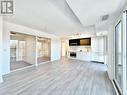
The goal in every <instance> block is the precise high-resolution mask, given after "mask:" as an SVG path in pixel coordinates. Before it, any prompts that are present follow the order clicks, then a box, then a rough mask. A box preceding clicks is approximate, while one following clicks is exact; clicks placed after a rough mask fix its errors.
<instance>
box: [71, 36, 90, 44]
mask: <svg viewBox="0 0 127 95" xmlns="http://www.w3.org/2000/svg"><path fill="white" fill-rule="evenodd" d="M90 45H91V38H82V39H71V40H69V46H90Z"/></svg>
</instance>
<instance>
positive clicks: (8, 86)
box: [0, 58, 116, 95]
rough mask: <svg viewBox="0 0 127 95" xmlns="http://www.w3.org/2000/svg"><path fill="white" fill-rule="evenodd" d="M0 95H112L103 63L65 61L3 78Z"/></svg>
mask: <svg viewBox="0 0 127 95" xmlns="http://www.w3.org/2000/svg"><path fill="white" fill-rule="evenodd" d="M4 80H5V82H4V83H2V84H0V95H116V94H115V91H114V89H113V86H112V84H111V82H110V80H109V78H108V75H107V73H106V66H105V65H104V64H98V63H90V62H83V61H78V60H77V61H76V60H68V59H66V58H63V59H61V60H60V61H55V62H52V63H47V64H42V65H39V66H38V67H31V68H29V69H25V70H21V71H16V72H13V73H11V74H9V75H6V76H4Z"/></svg>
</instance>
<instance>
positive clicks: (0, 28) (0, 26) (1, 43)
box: [0, 16, 3, 82]
mask: <svg viewBox="0 0 127 95" xmlns="http://www.w3.org/2000/svg"><path fill="white" fill-rule="evenodd" d="M2 23H3V19H2V17H1V16H0V82H2V81H3V80H2V63H3V60H2V59H3V58H2V55H3V47H2V46H3V41H2V40H3V39H2V37H3V34H2V33H3V26H2Z"/></svg>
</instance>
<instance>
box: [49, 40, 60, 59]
mask: <svg viewBox="0 0 127 95" xmlns="http://www.w3.org/2000/svg"><path fill="white" fill-rule="evenodd" d="M60 55H61V41H60V40H55V39H53V40H51V61H55V60H57V59H60Z"/></svg>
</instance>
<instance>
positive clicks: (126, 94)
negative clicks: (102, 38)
mask: <svg viewBox="0 0 127 95" xmlns="http://www.w3.org/2000/svg"><path fill="white" fill-rule="evenodd" d="M126 32H127V12H124V13H123V14H122V17H121V20H120V21H119V22H118V24H117V25H116V27H115V77H114V78H115V79H114V80H115V83H116V85H117V88H118V90H119V92H120V93H121V95H127V62H126V59H127V56H126V54H127V51H126V48H127V45H126V40H127V34H126Z"/></svg>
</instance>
